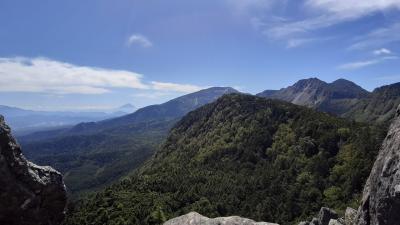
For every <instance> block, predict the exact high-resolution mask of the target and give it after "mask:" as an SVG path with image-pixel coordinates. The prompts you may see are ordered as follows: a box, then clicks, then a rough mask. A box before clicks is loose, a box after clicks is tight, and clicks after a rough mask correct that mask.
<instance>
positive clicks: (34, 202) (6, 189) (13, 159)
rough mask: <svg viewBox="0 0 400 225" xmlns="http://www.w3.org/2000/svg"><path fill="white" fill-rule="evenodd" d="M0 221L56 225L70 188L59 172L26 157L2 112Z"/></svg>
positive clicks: (0, 119) (0, 125)
mask: <svg viewBox="0 0 400 225" xmlns="http://www.w3.org/2000/svg"><path fill="white" fill-rule="evenodd" d="M0 174H1V176H0V224H5V225H56V224H60V223H61V222H62V220H63V219H64V210H65V205H66V200H67V197H66V190H65V185H64V182H63V179H62V176H61V174H60V173H59V172H57V171H55V170H54V169H52V168H51V167H47V166H45V167H41V166H37V165H35V164H33V163H31V162H29V161H27V160H26V159H25V157H24V156H23V155H22V152H21V148H20V146H19V145H18V144H17V142H16V141H15V139H14V138H13V137H12V135H11V133H10V128H9V127H8V126H7V125H6V124H5V122H4V118H3V117H2V116H0Z"/></svg>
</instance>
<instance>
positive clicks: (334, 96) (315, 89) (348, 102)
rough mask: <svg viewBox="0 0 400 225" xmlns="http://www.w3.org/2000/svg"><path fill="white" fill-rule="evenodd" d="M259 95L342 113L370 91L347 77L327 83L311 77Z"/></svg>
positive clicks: (338, 113)
mask: <svg viewBox="0 0 400 225" xmlns="http://www.w3.org/2000/svg"><path fill="white" fill-rule="evenodd" d="M257 96H260V97H266V98H273V99H280V100H284V101H287V102H291V103H293V104H297V105H302V106H307V107H311V108H315V109H318V110H320V111H324V112H330V113H333V114H336V115H341V114H342V113H344V112H347V111H348V110H349V109H350V108H351V107H352V106H353V105H355V104H356V103H357V102H358V100H360V99H364V98H366V97H368V96H369V92H368V91H366V90H364V89H362V88H361V87H360V86H358V85H356V84H355V83H353V82H351V81H348V80H345V79H339V80H336V81H334V82H332V83H326V82H324V81H321V80H319V79H317V78H310V79H304V80H299V81H298V82H296V83H295V84H294V85H292V86H289V87H287V88H282V89H280V90H278V91H271V90H266V91H264V92H261V93H259V94H257Z"/></svg>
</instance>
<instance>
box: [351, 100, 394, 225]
mask: <svg viewBox="0 0 400 225" xmlns="http://www.w3.org/2000/svg"><path fill="white" fill-rule="evenodd" d="M399 114H400V110H399V108H398V109H397V115H396V118H395V119H394V121H393V123H392V125H391V127H390V129H389V132H388V134H387V136H386V139H385V141H384V142H383V145H382V147H381V150H380V152H379V154H378V157H377V159H376V161H375V163H374V166H373V168H372V171H371V174H370V176H369V178H368V180H367V183H366V185H365V187H364V192H363V196H362V201H361V206H360V208H359V210H358V224H359V225H399V224H400V116H399Z"/></svg>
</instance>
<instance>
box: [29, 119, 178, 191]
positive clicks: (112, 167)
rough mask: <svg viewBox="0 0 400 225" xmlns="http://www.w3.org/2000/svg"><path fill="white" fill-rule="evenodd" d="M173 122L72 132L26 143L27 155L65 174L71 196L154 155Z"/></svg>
mask: <svg viewBox="0 0 400 225" xmlns="http://www.w3.org/2000/svg"><path fill="white" fill-rule="evenodd" d="M175 122H176V120H172V121H169V122H149V123H141V124H135V125H130V126H122V127H119V128H118V129H109V130H104V131H102V132H99V133H96V134H91V135H71V136H62V137H60V138H56V139H51V140H49V141H44V142H38V143H31V144H26V145H24V147H26V149H28V150H29V151H27V156H28V157H29V158H30V159H33V160H34V161H35V162H37V163H39V164H41V165H52V166H53V167H54V168H57V169H58V170H59V171H60V172H61V173H63V175H64V179H65V182H66V185H67V187H68V191H69V193H71V194H73V195H74V196H77V195H80V194H82V193H83V192H87V191H92V190H98V189H100V188H102V187H104V186H105V185H109V184H110V183H111V182H113V181H115V180H117V179H119V178H120V177H121V176H124V175H127V174H128V173H129V172H130V171H132V170H134V169H136V168H137V167H138V166H140V165H142V163H143V162H144V161H146V160H147V159H149V158H150V157H151V155H153V154H154V152H155V150H156V149H157V147H158V145H159V144H160V143H161V142H162V141H163V140H164V139H165V137H166V135H167V133H168V131H169V129H170V128H171V127H172V125H173V124H174V123H175Z"/></svg>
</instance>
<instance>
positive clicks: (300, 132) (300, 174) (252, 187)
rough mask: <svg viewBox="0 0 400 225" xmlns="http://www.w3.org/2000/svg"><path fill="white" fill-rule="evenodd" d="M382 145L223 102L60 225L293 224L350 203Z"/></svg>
mask: <svg viewBox="0 0 400 225" xmlns="http://www.w3.org/2000/svg"><path fill="white" fill-rule="evenodd" d="M382 137H383V131H381V130H379V129H376V128H375V127H373V126H369V125H364V124H358V123H352V122H348V121H346V120H343V119H337V118H335V117H332V116H329V115H327V114H325V113H319V112H315V111H313V110H311V109H308V108H306V107H300V106H296V105H293V104H290V103H285V102H282V101H277V100H267V99H264V98H259V97H254V96H249V95H239V94H232V95H227V96H224V97H222V98H220V99H218V100H217V101H216V102H214V103H211V104H208V105H206V106H204V107H201V108H199V109H197V110H195V111H193V112H191V113H189V114H188V115H186V116H185V117H184V118H183V119H182V120H181V121H179V122H178V123H177V124H176V125H175V127H174V128H173V129H172V130H171V131H170V133H169V136H168V138H167V140H166V142H165V143H164V144H163V147H162V148H161V149H160V150H159V151H158V152H157V153H156V155H155V156H154V157H153V159H152V160H151V161H150V162H149V163H147V164H146V165H145V166H144V167H142V168H141V170H139V171H137V172H136V173H135V174H134V175H132V176H131V177H130V178H126V179H124V180H123V181H121V182H120V183H119V184H116V185H113V186H111V187H109V188H107V189H105V190H104V191H102V192H100V193H98V194H96V195H93V196H92V197H90V198H89V199H88V200H85V201H83V202H82V203H81V204H80V206H79V207H77V208H76V209H75V210H73V211H72V212H71V213H70V215H69V217H68V220H67V222H66V224H68V225H72V224H82V223H86V224H113V223H122V224H123V223H127V224H143V225H145V224H160V223H162V222H163V221H164V220H165V219H168V218H173V217H176V216H179V215H182V214H186V213H188V212H190V211H196V212H199V213H201V214H202V215H205V216H208V217H218V216H227V215H239V216H244V217H247V218H251V219H254V220H258V221H274V222H279V223H280V224H289V223H293V222H294V221H297V220H299V219H303V218H308V217H309V216H310V215H312V214H313V213H314V212H315V211H317V210H318V209H319V208H320V207H321V206H322V205H327V206H330V207H334V208H337V209H343V208H344V207H345V206H347V205H348V204H352V203H354V202H355V201H356V200H357V196H358V194H359V193H360V192H361V190H362V185H363V183H364V181H365V179H366V177H367V176H368V173H369V170H370V168H371V166H372V162H373V160H374V157H375V156H376V154H377V149H378V147H379V144H380V141H381V140H382Z"/></svg>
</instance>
